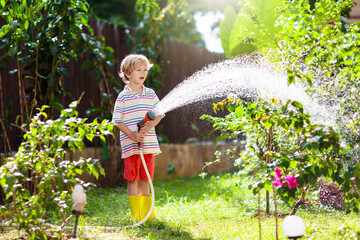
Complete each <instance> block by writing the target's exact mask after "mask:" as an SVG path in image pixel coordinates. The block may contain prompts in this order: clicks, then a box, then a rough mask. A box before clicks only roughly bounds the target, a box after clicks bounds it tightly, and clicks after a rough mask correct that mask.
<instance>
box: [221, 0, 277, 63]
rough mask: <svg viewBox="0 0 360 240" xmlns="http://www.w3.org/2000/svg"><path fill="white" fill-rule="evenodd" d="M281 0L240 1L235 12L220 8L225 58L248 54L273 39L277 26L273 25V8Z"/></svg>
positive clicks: (230, 9)
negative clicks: (237, 10)
mask: <svg viewBox="0 0 360 240" xmlns="http://www.w3.org/2000/svg"><path fill="white" fill-rule="evenodd" d="M282 2H283V1H282V0H271V1H269V0H258V1H245V0H244V1H241V2H240V6H241V7H240V11H239V12H238V13H237V14H236V12H235V10H234V8H233V7H231V6H230V7H228V8H227V9H225V11H224V16H225V18H224V20H223V22H222V23H221V25H220V40H221V45H222V47H223V49H224V52H225V54H226V56H227V57H229V58H230V57H234V56H237V55H241V54H246V53H251V52H253V51H255V50H258V49H261V48H262V47H264V46H267V45H269V44H270V45H272V46H274V45H275V42H274V41H273V39H274V37H275V34H276V33H277V32H278V28H276V27H275V26H274V23H275V20H276V15H277V11H276V10H277V8H278V7H280V6H282Z"/></svg>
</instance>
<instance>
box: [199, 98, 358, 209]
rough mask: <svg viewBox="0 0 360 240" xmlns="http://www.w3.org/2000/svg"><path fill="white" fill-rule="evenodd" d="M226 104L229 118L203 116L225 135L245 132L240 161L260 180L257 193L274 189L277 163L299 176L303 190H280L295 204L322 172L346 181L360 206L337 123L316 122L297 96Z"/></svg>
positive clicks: (343, 183) (350, 198)
mask: <svg viewBox="0 0 360 240" xmlns="http://www.w3.org/2000/svg"><path fill="white" fill-rule="evenodd" d="M224 105H226V106H227V110H228V111H229V112H230V113H229V114H228V115H226V116H225V117H224V118H219V117H212V116H209V115H204V116H203V117H202V118H203V119H207V120H209V121H211V122H212V123H213V124H214V128H215V129H217V130H220V131H221V132H222V138H224V136H227V137H228V138H234V137H237V136H238V135H240V134H243V135H245V137H246V140H245V141H244V143H243V144H244V145H245V149H244V151H243V152H241V153H240V157H239V158H238V159H237V160H236V163H237V165H239V166H241V168H242V172H243V173H246V174H251V175H252V176H253V178H254V179H255V180H256V181H255V182H254V183H252V184H251V185H250V186H249V187H250V188H252V189H253V190H254V194H256V193H257V192H258V191H259V190H261V189H266V190H267V191H272V182H273V180H274V178H273V173H274V170H275V167H277V168H279V169H281V170H282V171H284V172H286V174H289V175H290V174H291V175H293V176H296V180H297V182H298V183H299V189H302V191H303V192H299V191H298V190H297V188H293V187H290V186H289V187H288V188H286V187H285V188H284V187H282V186H281V185H280V186H278V193H279V194H280V196H281V197H282V199H283V200H285V201H286V202H288V203H289V204H291V205H294V204H295V203H296V200H297V199H298V198H299V196H300V194H304V191H305V193H306V191H307V189H309V187H311V186H313V187H314V186H315V185H316V183H317V180H318V179H319V178H325V179H330V180H332V181H335V182H337V183H338V184H339V185H340V186H342V189H343V191H344V193H346V196H347V201H348V202H349V203H350V202H351V203H353V205H352V206H353V207H354V210H356V211H357V209H358V207H359V201H358V199H357V198H354V195H353V194H352V193H351V191H349V190H350V186H351V179H350V176H351V174H352V173H353V171H354V166H352V165H351V166H348V171H344V165H343V160H344V159H345V158H346V156H345V155H344V154H345V149H343V148H342V147H341V146H340V134H339V133H338V132H337V131H335V130H334V129H333V128H332V127H328V126H321V125H319V124H315V123H312V121H311V118H310V115H309V114H306V113H304V111H303V106H302V104H301V103H300V102H296V101H293V102H291V101H288V102H286V103H281V102H279V101H278V100H276V99H272V100H269V101H265V100H261V99H259V100H257V101H254V102H243V101H241V100H237V99H236V98H234V97H230V98H229V99H228V100H226V101H223V102H221V103H218V104H215V105H214V106H215V107H216V108H217V109H218V108H221V107H222V108H224ZM346 170H347V169H346ZM355 196H356V195H355ZM294 206H295V205H294ZM295 207H297V206H295Z"/></svg>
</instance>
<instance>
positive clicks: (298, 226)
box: [283, 215, 305, 239]
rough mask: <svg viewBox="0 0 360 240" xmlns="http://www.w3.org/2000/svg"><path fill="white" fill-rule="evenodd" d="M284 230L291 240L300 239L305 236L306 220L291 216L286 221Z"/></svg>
mask: <svg viewBox="0 0 360 240" xmlns="http://www.w3.org/2000/svg"><path fill="white" fill-rule="evenodd" d="M283 229H284V233H285V235H286V236H287V237H288V238H289V239H298V238H301V237H302V236H303V235H304V232H305V223H304V220H303V219H302V218H301V217H299V216H296V215H289V216H287V217H286V218H285V219H284V222H283Z"/></svg>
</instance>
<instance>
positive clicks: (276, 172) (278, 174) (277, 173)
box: [274, 167, 282, 180]
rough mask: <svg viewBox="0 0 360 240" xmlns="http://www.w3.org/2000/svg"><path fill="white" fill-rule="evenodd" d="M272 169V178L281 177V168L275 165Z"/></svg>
mask: <svg viewBox="0 0 360 240" xmlns="http://www.w3.org/2000/svg"><path fill="white" fill-rule="evenodd" d="M274 171H275V172H274V178H275V179H277V180H279V179H280V178H281V177H282V170H281V169H280V168H278V167H275V170H274Z"/></svg>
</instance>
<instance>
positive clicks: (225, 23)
mask: <svg viewBox="0 0 360 240" xmlns="http://www.w3.org/2000/svg"><path fill="white" fill-rule="evenodd" d="M235 19H236V12H235V10H234V8H233V7H231V6H230V7H227V8H226V9H225V11H224V20H222V22H221V24H220V35H219V36H220V41H221V46H222V48H223V49H224V52H225V54H226V56H227V57H231V52H230V47H229V45H230V43H229V40H230V34H231V30H232V29H233V26H234V23H235Z"/></svg>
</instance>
